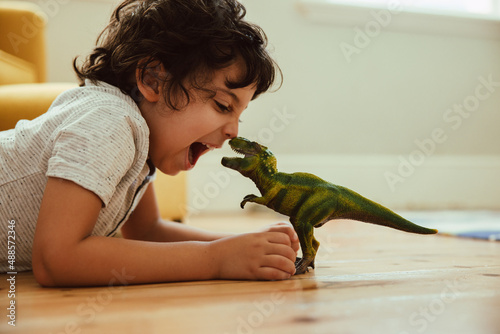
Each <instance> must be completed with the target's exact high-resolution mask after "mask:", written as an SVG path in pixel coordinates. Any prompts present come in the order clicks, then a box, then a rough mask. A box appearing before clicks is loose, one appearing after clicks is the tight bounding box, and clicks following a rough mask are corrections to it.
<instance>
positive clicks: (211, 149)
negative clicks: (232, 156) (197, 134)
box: [202, 143, 217, 151]
mask: <svg viewBox="0 0 500 334" xmlns="http://www.w3.org/2000/svg"><path fill="white" fill-rule="evenodd" d="M202 144H203V145H205V146H206V147H207V148H208V150H209V151H213V150H215V149H216V148H217V147H216V146H213V145H210V144H207V143H202Z"/></svg>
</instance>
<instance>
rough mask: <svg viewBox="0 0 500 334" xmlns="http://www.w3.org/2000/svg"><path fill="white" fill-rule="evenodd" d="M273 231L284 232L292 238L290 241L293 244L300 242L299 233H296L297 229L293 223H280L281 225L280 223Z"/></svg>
mask: <svg viewBox="0 0 500 334" xmlns="http://www.w3.org/2000/svg"><path fill="white" fill-rule="evenodd" d="M273 231H276V232H282V233H286V234H288V236H289V237H290V240H291V241H292V242H295V241H298V240H299V237H298V235H297V232H295V229H294V228H293V225H292V224H291V223H289V222H280V223H278V224H277V225H276V226H275V228H274V229H273Z"/></svg>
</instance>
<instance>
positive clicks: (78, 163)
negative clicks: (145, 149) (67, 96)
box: [47, 108, 136, 206]
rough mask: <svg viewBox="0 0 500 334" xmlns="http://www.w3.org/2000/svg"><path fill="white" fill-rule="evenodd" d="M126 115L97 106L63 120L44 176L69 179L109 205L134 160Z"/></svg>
mask: <svg viewBox="0 0 500 334" xmlns="http://www.w3.org/2000/svg"><path fill="white" fill-rule="evenodd" d="M131 124H132V120H131V119H130V117H129V116H127V115H124V114H121V113H120V112H118V111H117V110H116V109H115V110H113V109H112V108H109V109H107V108H96V109H94V110H90V111H85V112H84V113H80V114H79V115H75V116H74V117H71V118H70V119H68V120H66V121H65V123H64V124H62V125H61V126H60V127H59V128H58V130H57V131H56V132H55V134H54V137H53V142H52V145H53V148H52V154H51V157H50V159H49V161H48V169H47V176H50V177H58V178H62V179H66V180H70V181H73V182H75V183H76V184H78V185H80V186H81V187H83V188H85V189H87V190H90V191H92V192H93V193H95V194H96V195H97V196H99V197H100V199H101V200H102V202H103V203H104V205H105V206H107V205H108V203H109V201H110V199H111V197H112V196H113V193H114V192H115V190H116V187H117V185H118V184H119V182H120V180H121V179H122V178H123V177H124V175H125V174H126V173H127V171H128V170H129V169H130V168H131V166H132V164H133V163H134V160H135V156H136V147H135V141H134V131H133V127H132V126H131Z"/></svg>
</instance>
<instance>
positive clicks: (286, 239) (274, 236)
mask: <svg viewBox="0 0 500 334" xmlns="http://www.w3.org/2000/svg"><path fill="white" fill-rule="evenodd" d="M266 237H267V240H268V241H269V242H270V243H274V244H282V245H286V246H289V247H291V246H292V241H291V240H290V236H289V235H288V234H287V233H284V232H276V231H274V232H267V233H266Z"/></svg>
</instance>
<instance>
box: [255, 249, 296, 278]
mask: <svg viewBox="0 0 500 334" xmlns="http://www.w3.org/2000/svg"><path fill="white" fill-rule="evenodd" d="M261 267H270V268H275V269H278V270H281V271H284V272H286V273H288V274H290V275H293V274H294V273H295V259H294V260H293V261H292V260H290V259H289V258H287V257H284V256H281V255H275V254H273V255H267V256H266V257H265V258H264V259H263V262H262V265H261Z"/></svg>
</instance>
